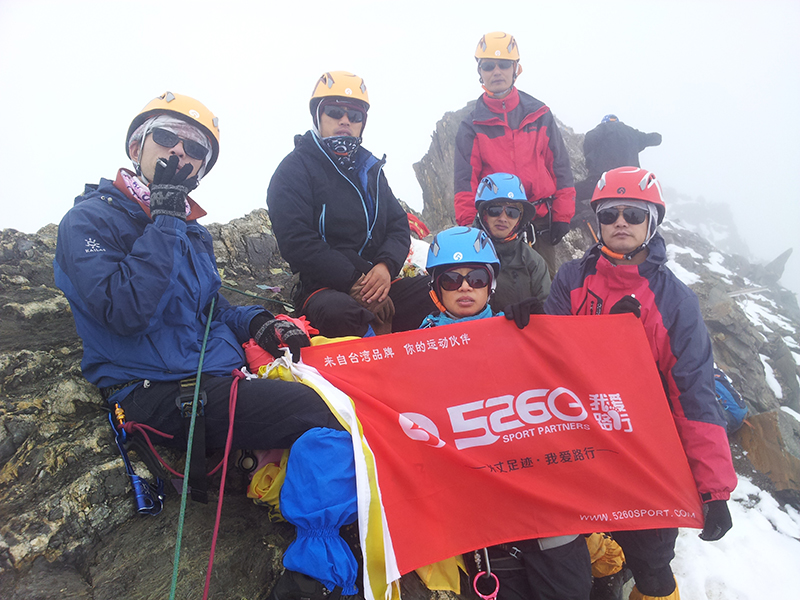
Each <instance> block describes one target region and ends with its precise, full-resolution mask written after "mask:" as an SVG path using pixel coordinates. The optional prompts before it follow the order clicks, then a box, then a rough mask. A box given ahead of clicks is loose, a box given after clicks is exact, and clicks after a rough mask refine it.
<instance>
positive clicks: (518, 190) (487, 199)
mask: <svg viewBox="0 0 800 600" xmlns="http://www.w3.org/2000/svg"><path fill="white" fill-rule="evenodd" d="M492 202H522V204H523V205H524V206H523V212H522V218H521V219H520V221H519V222H520V225H519V227H521V226H522V225H524V224H525V223H527V222H528V221H529V220H530V219H532V218H533V217H534V216H535V215H536V207H535V206H534V205H533V204H532V203H531V202H529V201H528V197H527V195H526V194H525V187H524V186H523V185H522V182H521V181H520V180H519V177H517V176H516V175H512V174H511V173H492V174H491V175H487V176H486V177H484V178H483V179H481V182H480V184H479V185H478V193H477V194H475V209H476V210H477V211H478V214H479V215H481V218H483V215H482V214H481V210H482V209H483V208H486V207H488V206H490V204H491V203H492Z"/></svg>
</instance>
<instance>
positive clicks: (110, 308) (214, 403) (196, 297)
mask: <svg viewBox="0 0 800 600" xmlns="http://www.w3.org/2000/svg"><path fill="white" fill-rule="evenodd" d="M219 136H220V134H219V126H218V121H217V118H216V117H215V116H214V115H213V114H212V113H211V111H209V110H208V109H207V108H206V107H205V106H203V105H202V104H201V103H200V102H198V101H197V100H195V99H193V98H190V97H188V96H183V95H180V94H173V93H171V92H166V93H165V94H163V95H161V96H158V97H157V98H154V99H153V100H152V101H151V102H150V103H148V104H147V106H145V107H144V109H143V110H142V111H141V112H140V113H139V114H138V115H137V116H136V117H135V118H134V119H133V121H132V122H131V124H130V127H129V128H128V133H127V136H126V138H125V150H126V153H127V154H128V156H129V158H130V159H131V160H132V162H133V167H134V170H129V169H120V170H119V171H118V172H117V174H116V177H115V178H114V179H101V180H100V183H99V184H97V185H87V186H86V188H85V190H84V192H83V194H82V195H80V196H78V197H77V198H76V199H75V204H74V206H73V207H72V208H71V209H70V210H69V211H68V212H67V214H66V215H65V216H64V218H63V219H62V221H61V223H60V225H59V230H58V242H57V246H56V255H55V260H54V265H53V266H54V271H55V282H56V285H57V286H58V287H59V288H60V289H61V290H62V291H63V292H64V295H65V296H66V297H67V300H68V301H69V304H70V308H71V309H72V314H73V316H74V318H75V326H76V329H77V332H78V335H79V336H80V337H81V340H82V341H83V360H82V362H81V368H82V370H83V374H84V376H85V377H86V379H87V380H88V381H89V382H91V383H92V384H94V385H96V386H97V387H99V388H100V392H101V394H102V396H103V397H104V399H105V400H106V401H108V402H109V405H110V407H111V408H112V409H113V410H114V411H115V412H117V411H118V414H121V413H122V412H124V416H125V417H124V418H125V420H126V421H127V422H129V423H130V422H137V423H141V424H142V425H147V426H150V427H152V428H155V429H157V430H159V432H161V433H162V434H165V435H166V436H169V437H165V438H163V439H162V438H159V441H160V442H161V443H162V444H164V445H169V446H176V447H183V448H187V444H189V443H191V444H192V446H193V448H194V452H193V453H192V460H191V461H190V464H191V470H190V474H189V483H190V485H191V493H192V497H193V498H195V499H196V500H199V501H201V502H202V501H207V493H206V488H205V484H206V480H205V473H206V468H205V451H204V449H205V448H206V447H207V448H209V449H215V448H224V447H225V446H226V438H227V440H228V441H230V443H231V447H233V448H235V449H238V448H241V449H253V450H255V449H266V448H291V452H292V461H293V462H292V461H290V465H289V467H288V468H287V471H286V479H285V483H284V486H283V492H284V498H282V501H281V511H282V514H283V516H284V518H286V520H287V521H289V522H291V523H295V524H296V525H297V532H298V540H300V539H302V540H313V543H309V542H308V541H305V542H304V543H301V544H293V545H292V546H290V547H289V549H288V550H287V551H286V553H285V555H284V564H285V565H286V567H287V569H296V570H303V572H305V573H306V574H308V575H311V576H313V577H314V579H311V578H308V579H310V581H313V582H314V583H315V584H316V585H317V586H318V587H319V588H320V589H322V586H323V585H324V586H326V587H327V589H329V590H332V591H333V590H334V589H338V590H339V591H340V592H342V591H343V592H344V593H345V594H354V593H355V592H356V587H355V580H356V573H357V568H358V567H357V562H356V560H355V557H354V556H353V555H352V553H351V552H350V551H349V549H348V548H347V545H346V543H345V542H344V540H343V539H342V538H341V537H340V536H339V535H338V531H339V528H340V527H341V526H343V525H345V524H348V523H351V522H353V520H354V519H355V518H356V512H357V510H356V499H355V470H354V469H355V467H354V462H353V453H352V442H351V439H350V435H349V434H348V433H347V432H346V431H344V430H343V427H342V426H341V425H340V424H339V421H338V420H337V419H336V417H335V416H334V415H333V414H332V413H331V411H330V409H329V408H328V406H327V404H326V403H325V402H324V401H323V399H322V398H320V396H319V395H317V393H316V392H315V391H314V390H312V389H311V388H309V387H307V386H305V385H302V384H300V383H294V382H286V381H279V380H272V379H251V380H243V381H241V382H239V378H238V377H233V376H232V372H233V371H234V370H237V369H240V368H241V367H242V366H244V365H245V354H244V350H243V348H242V344H244V343H246V342H248V341H249V340H250V339H251V338H254V339H255V341H256V342H257V343H258V345H259V346H261V347H262V348H263V349H264V350H266V351H268V352H269V353H271V354H272V355H273V356H275V357H276V358H278V357H284V356H285V353H284V350H283V349H280V348H279V346H288V349H289V351H290V352H291V354H292V359H293V360H298V358H299V355H300V351H301V348H302V347H304V346H308V345H309V339H308V337H307V335H306V333H305V332H304V331H303V330H302V329H301V328H300V327H298V326H296V325H295V324H293V323H291V322H289V321H286V320H283V319H279V318H276V317H274V316H273V315H272V314H271V313H269V312H268V311H266V310H265V309H264V308H263V307H262V306H233V305H231V304H230V303H229V302H228V301H227V300H226V299H225V298H224V296H222V295H221V294H220V293H219V291H220V286H221V280H220V275H219V272H218V270H217V263H216V259H215V257H214V245H213V242H212V239H211V235H210V234H209V232H208V230H207V229H206V228H205V227H203V226H202V225H200V223H199V222H198V219H199V218H200V217H202V216H204V215H205V214H206V213H205V212H204V211H203V209H202V208H200V206H198V205H197V203H195V202H194V200H192V198H190V196H189V194H190V192H191V191H192V190H193V189H194V188H195V187H197V185H198V184H199V182H200V179H201V178H202V177H203V176H204V175H207V174H208V173H209V172H210V171H211V169H212V167H213V166H214V165H215V163H216V162H217V158H218V157H219V139H220V137H219ZM200 366H202V374H201V377H200V381H199V382H197V381H196V378H197V375H198V369H199V368H200ZM240 375H241V373H240ZM242 377H243V375H242ZM234 382H238V395H237V401H236V421H235V427H234V423H233V415H232V414H230V410H229V401H230V397H231V394H232V390H235V389H236V388H235V387H234ZM195 390H197V391H196V392H195ZM187 392H188V394H187ZM193 392H195V393H197V396H196V397H197V399H198V400H201V399H202V406H201V407H200V408H199V410H198V411H197V419H196V421H195V419H194V418H192V419H191V424H192V427H191V428H190V427H187V425H188V423H189V421H190V419H188V418H187V417H190V416H191V413H192V410H191V404H192V400H193ZM187 402H188V407H189V410H188V411H187V410H186V408H187ZM229 422H230V424H231V427H232V430H231V431H232V436H231V437H228V426H229ZM189 431H193V432H194V433H193V435H192V436H191V440H190V439H189V438H190V436H189ZM196 461H197V464H199V473H198V470H197V469H196V468H195V464H196ZM320 465H321V467H320ZM298 480H299V481H300V483H297V482H298ZM309 481H313V482H314V483H315V485H313V486H309V485H308V482H309ZM293 482H295V483H293ZM297 486H300V487H302V493H303V500H302V502H301V503H298V502H295V501H293V499H289V498H287V497H286V494H285V492H286V490H287V489H289V488H292V487H297ZM337 494H338V496H339V497H336V496H337ZM310 498H318V506H316V507H314V509H313V511H314V514H315V515H319V516H321V517H322V519H321V520H320V521H318V522H317V523H314V522H313V518H307V510H306V508H307V507H308V506H309V504H308V502H309V499H310ZM137 499H138V496H137ZM287 499H289V503H288V504H287V502H286V501H287ZM265 516H266V513H265ZM312 528H313V535H311V529H312ZM321 531H327V532H329V534H325V535H323V536H322V537H320V534H319V532H321ZM320 556H323V557H324V560H320V559H319V557H320ZM292 572H294V571H292V570H288V571H287V573H289V574H291V573H292ZM284 587H286V586H284ZM322 597H323V595H322V594H321V595H320V598H322Z"/></svg>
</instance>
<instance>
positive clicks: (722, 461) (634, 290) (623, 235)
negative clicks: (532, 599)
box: [506, 167, 737, 600]
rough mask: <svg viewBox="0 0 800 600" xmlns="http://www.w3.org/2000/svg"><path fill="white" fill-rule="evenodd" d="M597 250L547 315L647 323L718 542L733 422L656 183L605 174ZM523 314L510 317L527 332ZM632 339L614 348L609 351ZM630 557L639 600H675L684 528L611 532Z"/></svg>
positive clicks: (567, 278) (563, 274)
mask: <svg viewBox="0 0 800 600" xmlns="http://www.w3.org/2000/svg"><path fill="white" fill-rule="evenodd" d="M591 205H592V208H593V209H594V211H595V214H596V216H597V226H598V228H599V231H600V236H599V243H598V244H597V245H595V246H594V247H592V248H590V249H589V250H588V251H587V252H586V254H585V255H584V256H583V258H580V259H577V260H573V261H571V262H568V263H565V264H564V265H562V266H561V268H560V269H559V270H558V274H557V275H556V277H555V279H554V281H553V285H552V287H551V289H550V296H549V297H548V298H547V301H546V302H545V312H547V314H551V315H605V314H616V313H626V312H630V313H633V314H634V315H636V316H637V317H638V318H639V319H641V322H642V325H643V326H644V330H645V334H646V335H647V339H648V340H649V342H650V348H651V350H652V352H653V358H654V360H655V363H656V366H657V368H658V370H659V372H660V374H661V379H662V381H663V384H664V390H665V393H666V395H667V399H668V400H669V406H670V409H671V411H672V416H673V419H674V421H675V427H676V429H677V431H678V435H679V437H680V439H681V442H682V444H683V448H684V451H685V452H686V457H687V458H688V461H689V467H690V468H691V471H692V474H693V476H694V480H695V484H696V486H697V493H698V495H699V497H700V499H701V500H702V502H703V503H704V513H705V524H704V527H703V530H702V532H701V533H700V538H701V539H703V540H706V541H715V540H718V539H720V538H721V537H722V536H723V535H725V533H726V532H727V531H728V530H729V529H730V528H731V525H732V523H731V515H730V512H729V511H728V506H727V500H728V499H729V498H730V494H731V491H733V489H734V488H735V487H736V481H737V479H736V473H735V472H734V470H733V463H732V460H731V452H730V446H729V445H728V438H727V434H726V433H725V417H724V416H723V414H722V409H721V407H720V404H719V402H717V399H716V396H715V393H714V370H713V369H714V360H713V356H712V352H711V339H710V338H709V335H708V330H707V329H706V326H705V323H703V316H702V314H701V312H700V303H699V301H698V299H697V296H695V294H694V292H692V290H690V289H689V288H688V287H687V286H686V285H684V284H683V283H682V282H681V281H680V280H679V279H678V278H677V277H676V276H675V275H674V274H673V273H672V271H670V270H669V268H668V267H667V265H666V263H667V250H666V245H665V243H664V238H663V237H661V234H660V233H659V232H658V226H659V225H660V224H661V222H662V221H663V219H664V214H665V211H666V206H665V204H664V198H663V195H662V191H661V185H660V184H659V182H658V180H657V179H656V176H655V175H654V174H653V173H651V172H650V171H647V170H645V169H640V168H636V167H620V168H617V169H612V170H611V171H608V172H606V173H604V174H603V175H602V176H601V177H600V180H599V181H598V182H597V185H596V187H595V190H594V194H593V195H592V203H591ZM525 313H526V310H524V307H522V306H517V307H510V308H509V309H508V310H507V312H506V316H507V317H508V318H512V319H514V320H515V321H516V322H517V325H518V326H521V327H524V326H525V325H526V324H527V322H528V320H529V319H528V316H527V314H525ZM620 343H624V340H613V339H610V340H609V347H608V348H607V349H606V350H613V347H614V345H615V344H620ZM613 536H614V538H615V539H616V540H617V541H618V542H619V544H620V546H622V549H623V550H624V551H625V558H626V561H627V565H628V567H629V568H630V569H631V571H632V572H633V576H634V579H635V580H636V586H635V588H634V590H633V592H632V593H631V596H630V598H631V600H641V599H646V600H653V599H662V600H666V599H669V600H677V598H679V593H678V590H677V586H676V583H675V579H674V577H673V574H672V570H671V568H670V561H671V560H672V558H673V557H674V556H675V551H674V547H675V539H676V538H677V536H678V530H677V529H660V530H645V531H620V532H614V533H613Z"/></svg>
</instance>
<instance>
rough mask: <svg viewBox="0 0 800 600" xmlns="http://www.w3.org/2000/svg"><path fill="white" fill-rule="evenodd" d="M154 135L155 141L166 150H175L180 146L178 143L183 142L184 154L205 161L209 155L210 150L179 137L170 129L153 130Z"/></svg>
mask: <svg viewBox="0 0 800 600" xmlns="http://www.w3.org/2000/svg"><path fill="white" fill-rule="evenodd" d="M152 133H153V141H154V142H155V143H156V144H158V145H159V146H163V147H164V148H174V147H175V146H177V145H178V142H183V150H184V152H186V154H188V155H189V156H191V157H192V158H194V159H196V160H205V158H206V155H207V154H208V150H206V149H205V147H204V146H203V144H200V143H198V142H195V141H192V140H187V139H185V138H182V137H179V136H177V135H176V134H174V133H172V132H171V131H169V130H168V129H161V128H160V127H157V128H155V129H153V131H152Z"/></svg>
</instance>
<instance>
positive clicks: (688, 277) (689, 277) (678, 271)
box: [667, 259, 702, 285]
mask: <svg viewBox="0 0 800 600" xmlns="http://www.w3.org/2000/svg"><path fill="white" fill-rule="evenodd" d="M667 268H668V269H669V270H670V271H672V272H673V273H674V274H675V277H677V278H678V279H680V280H681V281H682V282H683V283H685V284H686V285H692V284H693V283H699V282H700V281H702V279H701V278H700V276H699V275H696V274H695V273H692V272H691V271H688V270H686V269H684V268H683V267H682V266H681V265H679V264H678V263H676V262H675V261H674V260H672V259H670V260H668V261H667Z"/></svg>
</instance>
